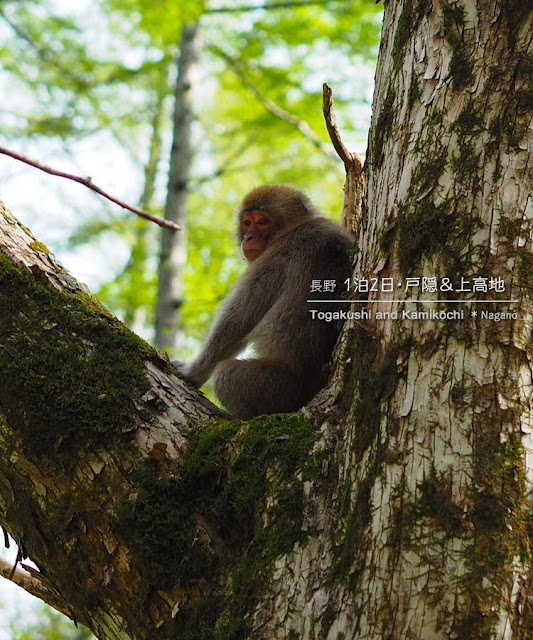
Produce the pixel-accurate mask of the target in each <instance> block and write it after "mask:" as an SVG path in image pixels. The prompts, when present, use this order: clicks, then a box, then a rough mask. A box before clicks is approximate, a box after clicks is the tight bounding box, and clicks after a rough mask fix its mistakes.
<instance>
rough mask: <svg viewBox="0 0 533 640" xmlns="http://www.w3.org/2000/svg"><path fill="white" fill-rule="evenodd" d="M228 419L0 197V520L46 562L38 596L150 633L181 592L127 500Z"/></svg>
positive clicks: (125, 633)
mask: <svg viewBox="0 0 533 640" xmlns="http://www.w3.org/2000/svg"><path fill="white" fill-rule="evenodd" d="M220 415H221V413H220V411H219V410H217V408H216V407H214V406H213V405H211V403H209V402H208V401H207V400H206V399H205V398H203V397H202V396H201V395H200V394H199V393H198V392H197V391H196V390H191V389H189V388H188V387H187V385H185V383H183V382H182V381H181V380H179V379H178V377H177V376H176V375H174V374H173V373H172V369H171V367H170V365H169V364H168V362H167V361H166V360H164V359H163V357H162V356H161V355H160V354H158V353H157V352H155V351H154V350H153V349H151V348H150V347H149V346H148V345H147V344H145V343H143V342H142V341H141V340H140V339H139V338H137V337H136V336H134V335H133V334H130V332H128V331H127V329H126V328H125V327H124V326H122V325H121V324H120V323H119V322H118V320H116V319H115V318H113V317H112V316H111V315H110V314H109V312H107V311H106V309H105V308H104V307H103V306H102V305H100V304H99V303H98V302H97V301H96V300H95V299H93V298H91V296H90V295H89V294H88V292H87V291H86V289H84V288H83V287H82V286H80V285H78V283H76V281H75V280H74V279H73V278H72V277H71V276H70V274H68V273H67V272H66V271H65V270H64V269H63V268H62V267H61V265H59V264H58V263H57V262H56V261H55V260H54V258H53V256H52V255H51V254H49V253H48V250H47V249H46V247H45V246H44V245H42V244H41V243H39V242H37V241H36V240H35V239H34V238H33V236H32V235H31V234H30V232H29V231H28V230H27V229H25V228H24V227H23V226H22V225H21V224H20V223H18V222H17V221H16V220H15V219H14V218H13V217H12V216H11V214H10V213H9V212H8V211H7V210H6V209H5V208H4V207H3V206H1V208H0V450H1V453H0V523H1V525H2V526H3V527H4V528H5V529H6V530H7V531H8V532H9V533H10V534H11V535H12V536H13V538H14V539H15V540H16V541H17V543H18V544H19V547H20V549H21V551H22V555H23V556H29V557H31V559H32V560H33V561H34V562H35V563H36V564H37V566H38V567H39V568H40V570H41V573H40V574H39V575H37V576H35V580H36V581H37V583H38V585H39V588H38V589H31V588H30V589H29V590H30V592H34V593H37V594H38V595H39V596H40V597H42V598H43V599H45V600H47V601H48V602H49V603H50V604H52V606H55V607H56V608H59V609H63V610H67V611H70V615H71V617H72V618H73V619H75V620H78V621H80V622H83V623H84V624H86V625H87V626H89V627H90V628H91V629H92V630H93V631H94V633H95V634H96V635H97V636H98V637H99V638H142V637H150V632H151V630H152V629H154V628H157V627H158V626H160V625H161V624H162V620H163V619H164V617H165V616H168V617H170V611H171V610H172V607H173V606H174V605H175V604H176V601H177V600H179V597H178V596H176V594H169V593H165V592H164V590H159V591H158V590H157V583H155V584H153V585H151V586H150V584H148V583H144V584H143V583H142V581H141V577H140V575H139V570H138V569H137V568H136V566H135V565H136V563H137V562H138V561H139V558H136V557H135V553H134V552H133V551H132V549H131V548H128V545H127V544H123V543H122V542H120V540H121V539H123V538H124V536H123V535H122V536H121V535H120V534H118V533H117V531H118V528H117V526H116V522H117V515H116V514H117V509H118V506H117V505H119V503H121V502H124V501H127V500H128V499H129V498H130V497H131V495H132V494H133V493H134V491H135V489H134V488H133V487H132V480H131V478H132V471H133V470H135V469H138V468H139V466H140V465H142V464H143V462H146V461H147V460H151V461H153V462H154V464H156V465H157V466H158V467H159V469H160V470H161V473H164V474H165V475H166V476H168V475H175V476H179V474H180V470H181V467H182V458H183V451H184V448H185V446H186V444H187V441H188V439H189V435H190V433H191V430H192V429H193V427H194V425H198V424H205V423H206V422H208V421H209V420H212V419H213V418H215V417H219V416H220ZM191 526H192V525H191ZM47 591H48V596H46V592H47ZM139 616H141V621H140V622H138V621H136V620H135V618H137V619H139ZM148 621H149V622H148ZM153 637H155V636H153Z"/></svg>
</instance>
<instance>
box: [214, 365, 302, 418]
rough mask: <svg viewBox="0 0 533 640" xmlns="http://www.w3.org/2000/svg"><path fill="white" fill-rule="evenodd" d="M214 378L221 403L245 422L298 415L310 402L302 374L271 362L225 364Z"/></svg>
mask: <svg viewBox="0 0 533 640" xmlns="http://www.w3.org/2000/svg"><path fill="white" fill-rule="evenodd" d="M214 376H215V380H214V388H215V393H216V395H217V397H218V399H219V400H220V401H221V402H222V404H223V405H224V407H225V408H226V409H227V410H228V411H229V412H230V413H231V414H232V415H234V416H235V417H236V418H242V419H243V420H249V419H250V418H253V417H254V416H258V415H260V414H263V413H289V412H290V411H296V409H299V408H300V407H301V406H303V405H304V404H305V402H307V400H309V398H310V394H309V383H308V382H309V381H306V379H305V375H302V372H294V371H291V370H289V369H287V367H286V366H283V365H280V364H278V363H276V362H270V361H268V360H224V361H223V362H220V363H219V364H218V365H217V367H216V369H215V372H214ZM306 382H307V384H306Z"/></svg>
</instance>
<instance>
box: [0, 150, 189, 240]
mask: <svg viewBox="0 0 533 640" xmlns="http://www.w3.org/2000/svg"><path fill="white" fill-rule="evenodd" d="M0 153H1V154H3V155H5V156H10V157H11V158H14V159H15V160H18V161H19V162H24V164H27V165H29V166H30V167H35V168H36V169H39V170H40V171H44V173H48V174H50V175H52V176H58V177H59V178H66V179H67V180H72V181H73V182H78V183H79V184H82V185H84V186H85V187H87V188H88V189H91V191H94V192H95V193H97V194H98V195H100V196H102V197H103V198H106V199H107V200H110V201H111V202H114V203H115V204H118V206H119V207H122V208H123V209H127V210H128V211H131V212H132V213H134V214H135V215H137V216H140V217H141V218H144V219H145V220H150V222H155V224H157V225H159V226H160V227H164V228H166V229H172V230H173V231H179V230H180V227H179V225H177V224H176V223H175V222H171V221H169V220H164V219H163V218H160V217H158V216H153V215H152V214H151V213H148V212H147V211H144V210H143V209H139V207H136V206H134V205H131V204H127V203H125V202H123V201H122V200H119V199H118V198H115V197H114V196H112V195H110V194H109V193H107V192H106V191H104V190H103V189H100V187H98V186H97V185H95V184H94V182H93V181H92V180H91V178H90V177H87V178H82V177H81V176H76V175H74V174H72V173H66V172H64V171H59V170H58V169H53V168H52V167H48V166H46V165H44V164H41V163H40V162H37V161H36V160H30V158H27V157H26V156H23V155H21V154H20V153H16V152H15V151H11V150H10V149H6V148H5V147H0Z"/></svg>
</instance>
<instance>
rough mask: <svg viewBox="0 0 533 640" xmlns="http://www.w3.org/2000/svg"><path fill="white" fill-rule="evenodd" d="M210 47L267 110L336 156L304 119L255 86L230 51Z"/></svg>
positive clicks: (323, 149) (317, 145)
mask: <svg viewBox="0 0 533 640" xmlns="http://www.w3.org/2000/svg"><path fill="white" fill-rule="evenodd" d="M209 48H210V49H211V50H212V51H213V52H214V53H215V54H216V55H218V56H220V57H221V58H222V59H223V60H225V61H226V62H227V63H228V65H229V66H230V68H231V69H232V71H233V73H235V75H237V76H238V77H239V78H240V79H241V80H242V82H243V84H244V85H245V86H246V87H247V88H248V89H249V90H250V91H251V92H252V93H253V94H254V95H255V97H256V98H257V99H258V100H259V102H261V104H262V105H263V106H264V107H265V109H266V110H267V111H270V113H271V114H272V115H274V116H276V118H279V119H280V120H284V121H285V122H288V123H289V124H291V125H293V126H294V127H296V129H298V131H299V132H300V133H301V134H302V135H303V136H304V138H306V139H307V140H309V142H310V143H311V144H312V145H313V146H314V147H316V148H317V149H318V150H319V151H320V152H321V153H323V154H324V155H325V156H326V157H328V158H330V159H331V158H334V157H335V156H334V154H333V153H332V152H331V150H330V148H329V145H328V144H326V143H325V142H324V141H323V140H321V139H320V138H319V136H317V134H316V133H315V132H314V131H313V130H312V129H311V127H310V126H309V125H308V124H307V122H305V121H304V120H300V118H297V117H296V116H295V115H294V114H292V113H289V112H288V111H285V109H283V108H282V107H280V106H279V105H277V104H276V103H275V102H274V101H273V100H271V99H270V98H268V97H267V96H265V95H264V94H263V93H261V91H260V90H259V89H258V88H257V87H256V86H255V84H254V83H253V82H252V81H251V80H250V78H249V77H248V76H247V75H246V73H245V72H244V69H243V67H242V65H241V64H240V62H239V61H238V60H235V59H234V58H232V57H231V56H230V55H229V54H228V53H226V52H225V51H223V50H222V49H221V48H220V47H218V46H217V45H215V44H211V45H209Z"/></svg>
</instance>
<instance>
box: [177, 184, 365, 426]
mask: <svg viewBox="0 0 533 640" xmlns="http://www.w3.org/2000/svg"><path fill="white" fill-rule="evenodd" d="M238 238H239V241H240V243H241V250H242V253H243V254H244V257H245V258H246V260H247V261H248V262H249V265H248V267H247V269H246V271H245V273H244V274H243V276H242V277H241V279H240V280H239V282H238V283H237V285H236V286H235V288H234V289H233V290H232V291H231V293H230V294H229V296H228V298H227V300H226V301H225V303H224V306H223V308H222V310H221V311H220V313H219V314H218V317H217V319H216V321H215V323H214V325H213V327H212V328H211V332H210V334H209V337H208V338H207V341H206V343H205V345H204V347H203V349H202V352H201V353H200V355H199V356H198V357H197V358H196V360H194V362H192V363H191V364H189V365H188V366H179V368H180V370H181V372H182V374H183V375H184V377H185V378H186V379H187V380H188V381H190V382H192V383H193V384H195V385H197V386H201V385H202V384H204V382H205V381H206V380H207V379H208V378H209V377H210V376H211V375H213V376H214V389H215V393H216V395H217V397H218V398H219V400H220V401H221V402H222V404H223V405H224V407H225V408H226V409H227V410H228V411H229V412H230V413H231V414H232V415H234V416H236V417H238V418H242V419H249V418H252V417H254V416H257V415H259V414H264V413H278V412H279V413H286V412H290V411H295V410H296V409H299V408H300V407H301V406H303V405H304V404H305V403H306V402H308V401H309V400H310V399H311V397H312V396H313V395H314V394H315V392H316V391H318V389H319V388H320V386H321V383H323V382H324V365H326V364H327V363H328V361H329V359H330V356H331V352H332V350H333V346H334V344H335V341H336V339H337V336H338V332H339V327H338V323H336V322H334V321H330V322H328V321H326V320H324V319H322V320H319V319H318V318H317V317H316V316H317V315H318V314H317V311H318V312H323V311H325V312H327V311H334V310H337V309H338V304H335V303H331V302H325V303H319V304H312V303H308V302H307V300H308V299H309V298H313V299H324V300H327V299H333V298H338V297H339V296H340V295H341V292H342V291H343V290H344V281H345V280H346V279H347V278H349V276H350V249H351V245H352V240H351V239H350V237H349V236H348V235H347V234H346V233H344V231H343V230H342V229H340V227H337V226H336V225H334V224H333V223H332V222H329V221H328V220H326V219H325V218H322V217H321V216H320V214H319V212H318V211H317V210H316V208H315V207H314V206H313V205H312V204H311V202H310V200H309V198H308V197H307V196H306V195H305V194H304V193H302V192H301V191H298V190H296V189H293V188H291V187H285V186H280V185H266V186H262V187H257V188H256V189H253V190H252V191H250V193H249V194H248V195H247V196H246V197H245V198H244V200H243V202H242V204H241V206H240V208H239V210H238ZM326 281H328V282H329V283H330V284H331V283H332V282H335V283H336V287H335V288H334V289H333V291H330V292H324V291H314V292H313V293H312V294H311V285H312V283H314V284H315V285H317V286H315V287H314V288H315V289H320V288H321V286H322V287H323V288H328V287H327V285H324V283H325V282H326ZM318 283H319V284H318ZM313 309H314V310H315V313H311V310H313ZM321 317H324V316H323V315H322V314H321ZM248 344H253V347H254V355H255V357H253V358H247V359H243V360H238V359H234V358H235V356H236V355H237V354H238V353H239V352H241V351H242V350H243V349H244V348H245V347H246V346H247V345H248Z"/></svg>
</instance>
